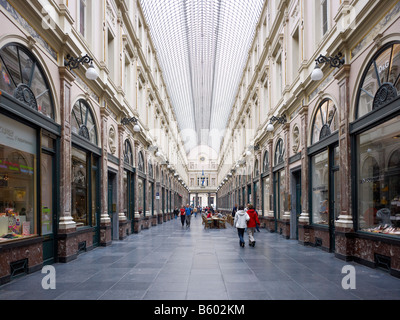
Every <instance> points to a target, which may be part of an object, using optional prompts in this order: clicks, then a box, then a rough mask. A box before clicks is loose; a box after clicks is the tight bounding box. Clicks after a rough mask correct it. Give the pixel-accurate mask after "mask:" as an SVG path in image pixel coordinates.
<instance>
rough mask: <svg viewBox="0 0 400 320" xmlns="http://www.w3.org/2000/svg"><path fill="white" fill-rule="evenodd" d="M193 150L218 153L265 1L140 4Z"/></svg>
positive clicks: (168, 0) (187, 0)
mask: <svg viewBox="0 0 400 320" xmlns="http://www.w3.org/2000/svg"><path fill="white" fill-rule="evenodd" d="M140 2H141V6H142V8H143V13H144V15H145V18H146V22H147V24H148V26H149V30H150V34H151V37H152V40H153V42H154V46H155V48H156V50H157V57H158V60H159V63H160V67H161V69H162V70H161V71H162V72H163V76H164V80H165V83H166V86H167V91H168V94H169V96H170V98H171V103H172V104H173V108H174V109H175V113H176V117H177V121H178V124H179V127H180V130H181V134H182V138H183V141H184V143H185V148H186V151H187V152H189V151H190V150H191V149H192V148H194V147H196V146H197V145H209V146H210V147H212V148H213V149H214V150H215V151H217V152H218V150H219V146H220V142H221V138H222V136H223V134H224V130H225V128H226V124H227V121H228V117H229V113H230V111H231V109H232V107H233V104H234V102H235V96H236V93H237V91H238V87H239V84H240V80H241V77H242V74H243V70H244V68H245V65H246V62H247V58H248V52H249V49H250V47H251V44H252V41H253V38H254V34H255V28H256V25H257V23H258V19H259V16H260V14H261V10H262V7H263V3H264V0H140Z"/></svg>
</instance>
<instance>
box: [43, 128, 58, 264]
mask: <svg viewBox="0 0 400 320" xmlns="http://www.w3.org/2000/svg"><path fill="white" fill-rule="evenodd" d="M40 162H41V166H40V185H41V196H40V198H41V199H40V200H41V207H40V226H41V232H40V233H41V235H42V236H43V264H44V265H47V264H52V263H54V260H55V256H56V254H57V247H56V243H57V241H55V236H54V232H55V230H57V228H56V226H55V224H56V223H57V214H56V206H55V204H56V202H57V201H55V199H54V197H55V196H56V194H54V193H53V189H54V188H53V186H55V185H56V179H55V140H54V139H53V138H52V137H50V136H49V135H47V134H43V135H42V154H41V159H40Z"/></svg>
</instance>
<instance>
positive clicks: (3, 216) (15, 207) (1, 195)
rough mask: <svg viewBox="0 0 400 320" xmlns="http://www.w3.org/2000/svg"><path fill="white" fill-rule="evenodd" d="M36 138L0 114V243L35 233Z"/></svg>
mask: <svg viewBox="0 0 400 320" xmlns="http://www.w3.org/2000/svg"><path fill="white" fill-rule="evenodd" d="M36 138H37V134H36V130H34V129H32V128H30V127H28V126H25V125H23V124H21V123H19V122H17V121H15V120H13V119H10V118H8V117H6V116H4V115H2V114H0V243H1V242H4V241H10V240H14V239H20V238H26V237H31V236H36V235H37V234H38V230H37V222H38V221H37V211H36V210H37V200H36V194H37V187H36V186H37V142H36Z"/></svg>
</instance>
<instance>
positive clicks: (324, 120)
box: [312, 99, 339, 144]
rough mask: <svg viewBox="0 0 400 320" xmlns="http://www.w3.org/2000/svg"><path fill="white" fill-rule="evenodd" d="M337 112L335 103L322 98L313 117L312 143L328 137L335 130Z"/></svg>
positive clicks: (336, 128)
mask: <svg viewBox="0 0 400 320" xmlns="http://www.w3.org/2000/svg"><path fill="white" fill-rule="evenodd" d="M338 128H339V125H338V113H337V110H336V106H335V104H334V103H333V102H332V100H330V99H326V100H324V101H323V102H322V103H321V104H320V106H319V107H318V109H317V112H316V114H315V117H314V123H313V131H312V144H314V143H317V142H318V141H320V140H322V139H324V138H326V137H329V136H330V135H331V134H332V133H334V132H335V131H337V130H338Z"/></svg>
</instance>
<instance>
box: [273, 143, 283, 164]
mask: <svg viewBox="0 0 400 320" xmlns="http://www.w3.org/2000/svg"><path fill="white" fill-rule="evenodd" d="M284 156H285V146H284V145H283V140H282V139H279V140H278V143H277V144H276V149H275V166H277V165H279V164H281V163H283V162H284V160H285V159H284Z"/></svg>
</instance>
